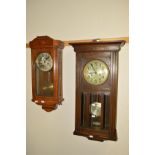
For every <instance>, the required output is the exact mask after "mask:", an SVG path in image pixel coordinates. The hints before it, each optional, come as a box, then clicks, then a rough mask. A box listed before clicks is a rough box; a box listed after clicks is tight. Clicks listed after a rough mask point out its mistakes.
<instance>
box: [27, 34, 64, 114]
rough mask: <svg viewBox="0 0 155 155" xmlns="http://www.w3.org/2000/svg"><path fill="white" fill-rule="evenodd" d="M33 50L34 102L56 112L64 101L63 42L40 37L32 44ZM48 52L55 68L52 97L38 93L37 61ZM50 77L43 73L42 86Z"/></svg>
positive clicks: (53, 71)
mask: <svg viewBox="0 0 155 155" xmlns="http://www.w3.org/2000/svg"><path fill="white" fill-rule="evenodd" d="M30 48H31V66H32V101H33V102H35V103H36V104H38V105H42V108H43V109H44V110H45V111H47V112H49V111H52V110H55V109H56V108H57V106H58V105H59V104H61V102H62V101H63V93H62V50H63V48H64V44H63V42H61V41H59V40H54V39H52V38H50V37H48V36H39V37H36V38H35V39H34V40H32V41H31V42H30ZM42 52H47V53H49V54H50V55H51V57H52V59H53V67H52V73H51V77H50V78H51V81H52V82H53V87H54V92H53V94H52V95H51V96H47V95H41V96H39V95H37V93H36V78H37V77H36V65H35V60H36V58H37V56H38V55H39V54H40V53H42ZM47 76H48V75H47V74H45V73H42V76H41V79H40V80H41V83H40V86H42V85H43V84H44V83H45V82H46V80H47V78H48V77H47Z"/></svg>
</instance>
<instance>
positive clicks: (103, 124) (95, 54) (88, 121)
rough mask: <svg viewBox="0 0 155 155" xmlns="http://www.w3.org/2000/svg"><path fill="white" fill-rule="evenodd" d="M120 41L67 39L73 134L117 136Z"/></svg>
mask: <svg viewBox="0 0 155 155" xmlns="http://www.w3.org/2000/svg"><path fill="white" fill-rule="evenodd" d="M124 43H125V41H110V42H87V43H71V45H72V46H73V48H74V51H75V52H76V114H75V131H74V134H75V135H80V136H85V137H87V138H88V139H90V140H98V141H104V140H116V139H117V134H116V107H117V81H118V54H119V50H120V49H121V46H122V45H124Z"/></svg>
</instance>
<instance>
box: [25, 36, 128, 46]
mask: <svg viewBox="0 0 155 155" xmlns="http://www.w3.org/2000/svg"><path fill="white" fill-rule="evenodd" d="M116 40H117V41H118V40H124V41H125V42H126V43H129V37H119V38H97V39H87V40H67V41H63V42H64V45H65V46H70V43H87V42H94V41H95V42H103V41H106V42H110V41H116ZM29 47H30V46H29V43H27V44H26V48H29Z"/></svg>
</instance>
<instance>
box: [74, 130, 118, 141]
mask: <svg viewBox="0 0 155 155" xmlns="http://www.w3.org/2000/svg"><path fill="white" fill-rule="evenodd" d="M73 134H74V135H77V136H84V137H86V138H88V139H89V140H95V141H100V142H104V141H105V140H112V141H117V133H116V131H115V132H114V133H113V134H112V135H111V136H109V134H108V136H103V135H104V134H103V133H101V134H92V133H91V132H90V133H88V132H84V131H77V130H75V131H74V132H73Z"/></svg>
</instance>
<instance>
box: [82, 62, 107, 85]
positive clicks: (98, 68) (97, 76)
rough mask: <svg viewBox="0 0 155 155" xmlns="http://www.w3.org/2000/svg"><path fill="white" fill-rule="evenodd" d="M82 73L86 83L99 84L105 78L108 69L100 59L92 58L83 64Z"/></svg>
mask: <svg viewBox="0 0 155 155" xmlns="http://www.w3.org/2000/svg"><path fill="white" fill-rule="evenodd" d="M83 75H84V79H85V80H86V81H87V82H88V83H90V84H92V85H100V84H103V83H104V82H105V81H106V80H107V78H108V76H109V69H108V66H107V65H106V64H105V62H103V61H101V60H92V61H89V62H88V63H87V64H86V65H85V67H84V70H83Z"/></svg>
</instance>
